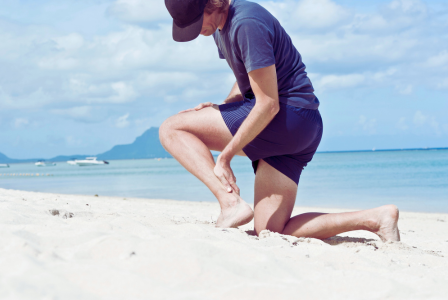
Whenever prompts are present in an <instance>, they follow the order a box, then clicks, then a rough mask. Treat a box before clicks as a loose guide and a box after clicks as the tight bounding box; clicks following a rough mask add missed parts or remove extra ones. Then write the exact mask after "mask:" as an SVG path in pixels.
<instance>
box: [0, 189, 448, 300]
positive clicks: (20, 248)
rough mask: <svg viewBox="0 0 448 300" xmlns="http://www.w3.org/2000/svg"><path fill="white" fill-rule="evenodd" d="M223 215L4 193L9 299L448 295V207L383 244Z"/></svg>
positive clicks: (0, 249)
mask: <svg viewBox="0 0 448 300" xmlns="http://www.w3.org/2000/svg"><path fill="white" fill-rule="evenodd" d="M53 209H54V210H58V211H59V215H52V214H51V213H50V210H53ZM321 210H322V209H318V211H321ZM306 211H316V209H312V208H303V207H297V208H296V209H295V212H294V213H295V214H297V213H302V212H306ZM326 211H328V212H337V211H340V210H335V209H332V210H329V209H327V210H326ZM218 212H219V207H218V205H217V204H216V203H193V202H181V201H170V200H149V199H126V200H124V199H123V198H113V197H102V196H101V195H100V197H93V196H72V195H57V194H44V193H32V192H23V191H13V190H4V189H0V231H1V232H0V299H64V300H65V299H194V300H197V299H207V300H209V299H327V298H328V299H447V298H448V258H447V257H448V215H447V214H426V213H406V212H402V213H401V218H400V222H399V227H400V229H401V237H402V242H401V243H393V244H383V243H382V242H381V241H379V239H378V238H377V236H375V235H374V234H371V233H368V232H361V231H358V232H350V233H348V234H341V235H340V236H339V237H335V238H332V239H328V240H326V241H325V242H324V241H320V240H316V239H303V238H300V239H298V238H294V237H290V236H281V235H278V234H272V233H269V232H265V234H263V238H261V237H260V238H257V237H255V236H253V235H251V234H252V231H251V230H252V229H253V225H252V224H248V225H246V226H243V227H242V228H240V229H227V230H222V229H216V228H214V224H213V223H212V222H213V221H214V220H216V217H217V215H218ZM70 216H72V217H71V218H70ZM67 217H68V218H67Z"/></svg>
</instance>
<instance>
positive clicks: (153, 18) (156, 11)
mask: <svg viewBox="0 0 448 300" xmlns="http://www.w3.org/2000/svg"><path fill="white" fill-rule="evenodd" d="M108 13H109V14H110V15H112V16H115V17H117V18H119V19H120V20H123V21H126V22H135V23H152V22H161V21H163V22H169V21H172V19H171V16H170V15H169V13H168V11H167V9H166V7H165V2H164V1H148V0H117V1H115V2H114V3H113V4H112V5H110V7H109V8H108Z"/></svg>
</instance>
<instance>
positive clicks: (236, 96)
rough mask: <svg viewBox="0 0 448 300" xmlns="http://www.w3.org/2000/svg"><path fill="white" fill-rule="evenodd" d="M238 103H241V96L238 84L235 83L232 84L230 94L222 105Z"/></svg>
mask: <svg viewBox="0 0 448 300" xmlns="http://www.w3.org/2000/svg"><path fill="white" fill-rule="evenodd" d="M238 101H243V95H241V91H240V88H239V87H238V83H237V82H235V83H234V84H233V87H232V89H231V90H230V93H229V95H228V96H227V98H226V100H224V102H223V104H226V103H232V102H238Z"/></svg>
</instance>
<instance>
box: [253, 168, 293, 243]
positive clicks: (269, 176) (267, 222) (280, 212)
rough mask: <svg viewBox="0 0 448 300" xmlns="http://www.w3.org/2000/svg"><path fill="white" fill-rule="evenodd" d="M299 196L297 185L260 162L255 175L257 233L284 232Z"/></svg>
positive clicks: (255, 220)
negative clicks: (267, 231) (265, 231)
mask: <svg viewBox="0 0 448 300" xmlns="http://www.w3.org/2000/svg"><path fill="white" fill-rule="evenodd" d="M296 195H297V184H296V183H295V182H294V181H292V180H291V179H290V178H289V177H287V176H286V175H284V174H283V173H281V172H280V171H278V170H276V169H275V168H274V167H272V166H271V165H269V164H268V163H266V162H265V161H264V160H261V159H260V161H259V163H258V168H257V174H256V175H255V199H254V205H255V209H254V211H255V219H254V222H255V231H256V232H257V234H258V233H260V231H262V230H264V229H269V230H270V231H274V232H280V233H281V232H282V231H283V229H284V227H285V225H286V223H287V222H288V221H289V219H290V218H291V213H292V210H293V208H294V203H295V200H296Z"/></svg>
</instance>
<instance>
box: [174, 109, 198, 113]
mask: <svg viewBox="0 0 448 300" xmlns="http://www.w3.org/2000/svg"><path fill="white" fill-rule="evenodd" d="M193 110H194V109H193V108H189V109H186V110H182V111H180V112H178V113H179V114H182V113H186V112H189V111H193Z"/></svg>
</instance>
